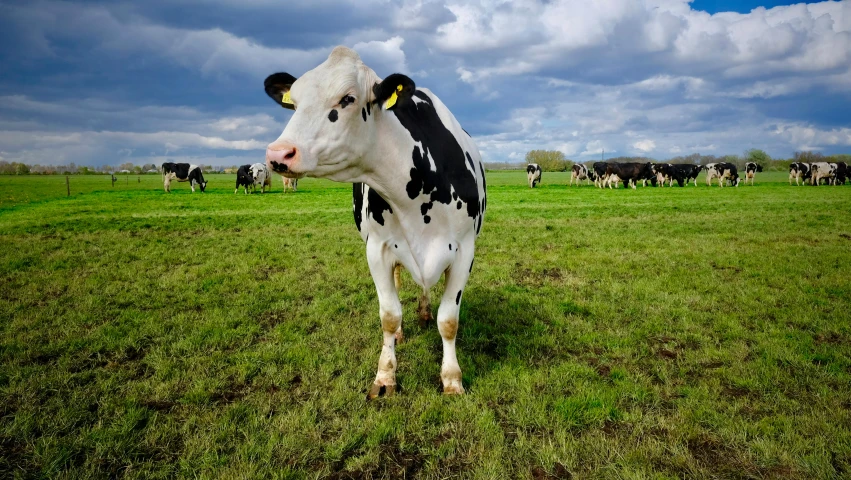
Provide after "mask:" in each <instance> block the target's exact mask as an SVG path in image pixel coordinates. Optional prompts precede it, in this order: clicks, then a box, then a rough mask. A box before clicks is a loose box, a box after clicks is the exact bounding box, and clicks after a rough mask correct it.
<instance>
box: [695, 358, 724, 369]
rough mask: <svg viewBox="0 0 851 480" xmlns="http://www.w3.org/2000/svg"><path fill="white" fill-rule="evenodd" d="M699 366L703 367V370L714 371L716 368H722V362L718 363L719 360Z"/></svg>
mask: <svg viewBox="0 0 851 480" xmlns="http://www.w3.org/2000/svg"><path fill="white" fill-rule="evenodd" d="M700 366H701V367H703V368H705V369H707V370H714V369H716V368H721V367H723V366H724V362H722V361H719V360H716V361H713V362H704V363H701V364H700Z"/></svg>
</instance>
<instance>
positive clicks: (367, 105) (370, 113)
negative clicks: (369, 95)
mask: <svg viewBox="0 0 851 480" xmlns="http://www.w3.org/2000/svg"><path fill="white" fill-rule="evenodd" d="M369 106H370V103H369V102H367V104H366V114H367V115H372V112H371V111H370V110H369Z"/></svg>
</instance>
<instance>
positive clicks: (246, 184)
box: [233, 165, 254, 195]
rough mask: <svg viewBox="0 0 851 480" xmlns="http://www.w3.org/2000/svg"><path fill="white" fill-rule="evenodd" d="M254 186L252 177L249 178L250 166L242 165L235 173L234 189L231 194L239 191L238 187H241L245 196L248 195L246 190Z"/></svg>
mask: <svg viewBox="0 0 851 480" xmlns="http://www.w3.org/2000/svg"><path fill="white" fill-rule="evenodd" d="M253 186H254V177H252V176H251V165H242V166H240V167H239V169H238V170H237V171H236V189H235V190H234V191H233V193H236V192H238V191H239V187H243V190H244V191H245V194H246V195H247V194H248V189H249V188H251V187H253Z"/></svg>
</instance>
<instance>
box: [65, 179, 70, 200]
mask: <svg viewBox="0 0 851 480" xmlns="http://www.w3.org/2000/svg"><path fill="white" fill-rule="evenodd" d="M65 190H67V192H68V196H69V197H70V196H71V180H69V179H68V175H65Z"/></svg>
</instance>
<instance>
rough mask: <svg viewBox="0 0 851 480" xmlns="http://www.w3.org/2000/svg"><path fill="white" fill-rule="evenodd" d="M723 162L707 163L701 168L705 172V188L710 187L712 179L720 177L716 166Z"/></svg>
mask: <svg viewBox="0 0 851 480" xmlns="http://www.w3.org/2000/svg"><path fill="white" fill-rule="evenodd" d="M722 163H724V162H720V163H707V164H706V165H704V166H703V169H704V170H706V186H708V187H711V186H712V179H713V178H716V177H720V176H721V171H720V170H719V169H718V166H719V165H721V164H722ZM719 181H720V180H719Z"/></svg>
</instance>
